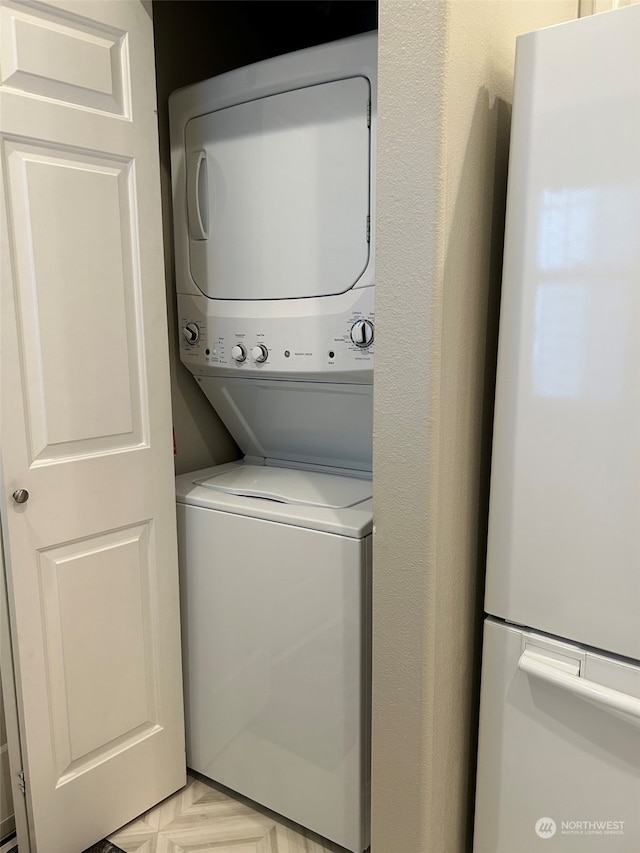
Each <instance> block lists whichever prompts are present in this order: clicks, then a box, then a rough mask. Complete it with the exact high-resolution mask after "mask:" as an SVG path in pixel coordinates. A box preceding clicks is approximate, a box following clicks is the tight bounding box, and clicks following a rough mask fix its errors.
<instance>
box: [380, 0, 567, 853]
mask: <svg viewBox="0 0 640 853" xmlns="http://www.w3.org/2000/svg"><path fill="white" fill-rule="evenodd" d="M379 8H380V30H379V53H380V70H379V115H378V159H377V181H378V184H377V198H378V221H377V234H378V242H377V249H376V250H377V270H378V278H377V284H376V344H377V347H376V373H375V389H374V394H375V414H374V515H375V524H376V534H375V538H374V591H373V598H374V603H373V608H374V616H373V618H374V626H373V654H374V658H373V771H372V776H373V779H372V786H373V792H372V853H400V851H402V853H405V851H406V853H458V851H460V853H463V851H467V850H470V849H471V848H470V809H469V808H468V806H469V803H470V791H471V788H470V785H472V782H473V778H472V776H473V762H474V760H475V756H474V751H475V727H476V713H477V696H476V688H477V672H478V665H479V655H478V646H477V640H478V637H479V634H478V628H479V623H480V616H481V606H480V602H479V599H478V593H479V592H481V587H482V577H481V575H482V571H481V572H480V573H479V572H478V565H479V564H480V565H481V567H482V568H483V564H484V551H483V548H484V534H485V529H486V499H487V479H488V453H489V441H490V424H491V412H492V402H493V379H494V375H493V374H494V358H495V335H496V329H497V312H498V294H499V286H500V266H501V239H502V230H503V212H504V194H505V175H506V159H507V141H508V123H509V112H510V111H509V102H510V99H511V85H512V76H513V60H514V52H515V39H516V36H517V35H519V34H520V33H522V32H527V31H530V30H534V29H538V28H540V27H543V26H548V25H551V24H553V23H557V22H559V21H562V20H567V19H570V18H573V17H577V14H578V3H577V0H553V2H550V0H442V2H438V0H380V7H379ZM470 770H471V772H470Z"/></svg>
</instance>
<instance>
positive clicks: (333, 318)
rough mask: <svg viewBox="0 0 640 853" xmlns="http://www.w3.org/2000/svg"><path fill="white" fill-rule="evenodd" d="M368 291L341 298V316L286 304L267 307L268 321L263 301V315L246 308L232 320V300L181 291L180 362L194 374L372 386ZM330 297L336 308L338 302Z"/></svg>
mask: <svg viewBox="0 0 640 853" xmlns="http://www.w3.org/2000/svg"><path fill="white" fill-rule="evenodd" d="M373 291H374V288H363V289H362V290H360V291H358V292H356V293H355V294H354V293H353V292H351V294H344V295H343V297H344V298H343V300H342V301H343V303H346V304H345V305H344V307H345V308H346V309H347V310H345V311H340V312H338V313H332V312H330V311H326V313H321V312H320V311H318V312H316V313H313V312H312V311H310V310H309V308H310V306H309V305H303V306H301V309H305V308H306V313H303V311H302V310H301V311H300V312H299V313H296V314H294V313H293V311H292V307H294V306H291V305H290V304H289V305H280V306H278V305H277V303H271V305H270V308H271V314H272V316H269V311H264V303H262V308H263V313H264V315H265V316H261V317H255V316H251V315H250V311H247V310H246V308H245V313H246V314H247V316H244V317H238V316H232V315H231V313H232V312H233V310H234V306H233V303H224V304H223V305H221V304H220V303H216V302H215V301H213V300H209V299H206V298H205V297H198V296H188V295H186V294H179V295H178V311H179V315H180V330H181V336H180V339H181V340H180V357H181V359H182V361H183V363H184V364H185V366H186V367H187V368H188V369H189V370H190V371H191V372H192V373H193V374H194V375H196V376H206V375H210V376H216V375H218V376H219V375H228V374H229V373H235V374H243V375H247V376H254V377H255V376H265V377H267V376H268V377H270V378H290V379H293V378H296V379H304V378H308V379H310V380H322V381H331V380H334V381H336V382H359V383H362V382H371V381H372V377H371V374H372V371H373V359H374V341H375V320H374V312H373ZM338 298H340V297H338ZM332 300H334V303H335V300H336V297H332ZM295 301H296V302H305V300H295ZM314 301H315V302H316V303H317V302H320V303H325V304H326V303H327V300H314ZM274 306H275V307H274ZM327 307H329V306H327ZM338 307H340V306H338ZM320 308H324V305H321V306H320ZM236 310H237V308H236ZM278 310H280V311H281V312H282V313H281V314H280V316H278V315H275V312H276V311H278ZM287 310H288V311H290V312H291V314H290V316H287V313H286V312H287ZM229 315H231V316H229Z"/></svg>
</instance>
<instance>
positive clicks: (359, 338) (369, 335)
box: [351, 320, 373, 349]
mask: <svg viewBox="0 0 640 853" xmlns="http://www.w3.org/2000/svg"><path fill="white" fill-rule="evenodd" d="M351 340H352V341H353V343H354V344H355V345H356V346H357V347H360V348H361V349H364V348H365V347H368V346H371V344H372V343H373V323H372V322H371V320H356V322H355V323H354V324H353V326H352V327H351Z"/></svg>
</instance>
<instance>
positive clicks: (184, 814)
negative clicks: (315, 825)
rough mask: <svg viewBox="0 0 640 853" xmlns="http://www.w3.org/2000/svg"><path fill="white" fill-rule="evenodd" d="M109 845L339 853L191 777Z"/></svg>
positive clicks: (154, 850) (131, 850)
mask: <svg viewBox="0 0 640 853" xmlns="http://www.w3.org/2000/svg"><path fill="white" fill-rule="evenodd" d="M109 841H111V842H112V843H113V844H115V845H116V846H118V847H120V848H121V849H122V850H125V851H126V853H189V851H196V850H197V851H198V853H209V851H211V853H345V851H344V849H343V848H342V847H338V846H337V845H335V844H331V842H329V841H324V842H321V841H320V840H319V839H318V838H317V836H312V835H311V833H307V832H306V831H305V830H304V829H302V828H301V827H297V826H296V827H295V828H294V825H292V824H291V825H290V824H287V823H286V822H284V821H279V820H277V819H276V818H275V817H274V816H272V815H271V814H270V813H267V812H262V811H257V810H256V809H254V808H252V807H251V806H250V805H249V804H248V802H247V801H245V800H241V799H235V798H233V797H232V796H230V795H229V794H227V793H226V792H223V791H221V790H219V789H218V788H216V787H213V785H209V784H207V783H205V782H203V781H201V780H200V779H197V778H195V777H193V776H191V775H190V776H189V777H188V778H187V786H186V787H185V788H183V789H182V790H180V791H178V792H177V793H176V794H174V795H173V796H172V797H169V798H168V799H167V800H164V801H163V802H162V803H160V805H158V806H156V807H155V808H153V809H151V810H150V811H148V812H146V814H144V815H142V816H141V817H139V818H138V819H137V820H134V821H132V823H130V824H128V825H127V826H125V827H123V828H122V829H120V830H118V832H116V833H115V834H114V835H111V836H110V837H109Z"/></svg>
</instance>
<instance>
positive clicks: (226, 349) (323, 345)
mask: <svg viewBox="0 0 640 853" xmlns="http://www.w3.org/2000/svg"><path fill="white" fill-rule="evenodd" d="M376 57H377V41H376V36H375V34H365V35H361V36H356V37H353V38H349V39H344V40H341V41H338V42H333V43H330V44H327V45H321V46H319V47H314V48H311V49H308V50H304V51H299V52H297V53H293V54H288V55H286V56H281V57H277V58H275V59H270V60H268V61H265V62H261V63H258V64H256V65H252V66H249V67H246V68H241V69H238V70H236V71H232V72H230V73H228V74H224V75H221V76H220V77H216V78H213V79H211V80H207V81H204V82H202V83H198V84H196V85H194V86H191V87H189V88H187V89H183V90H180V91H179V92H176V93H175V94H174V95H173V96H172V97H171V100H170V120H171V139H172V151H171V156H172V172H173V208H174V225H175V250H176V275H177V291H178V315H179V320H180V330H181V332H180V338H181V342H180V353H181V359H182V361H183V363H184V364H185V365H186V366H187V368H188V369H189V370H190V371H191V373H192V374H193V375H194V377H195V379H196V381H197V382H198V384H199V385H200V387H201V389H202V391H203V392H204V394H205V395H206V396H207V398H208V400H209V401H210V403H211V405H212V406H213V407H214V409H215V410H216V412H217V413H218V415H219V416H220V417H221V419H222V421H223V422H224V424H225V426H226V427H227V429H228V430H229V431H230V433H231V434H232V435H233V437H234V439H235V440H236V442H237V443H238V445H239V447H240V448H241V450H242V452H243V453H244V458H243V459H242V460H241V461H238V462H231V463H228V464H226V465H220V466H217V467H215V468H209V469H206V470H202V471H196V472H193V473H190V474H185V475H182V476H179V477H178V478H177V481H176V482H177V501H178V530H179V547H180V563H181V592H182V606H183V642H184V671H185V696H186V700H185V701H186V719H187V764H188V766H189V767H191V768H192V769H194V770H196V771H198V772H199V773H201V774H203V775H204V776H207V777H209V778H211V779H213V780H216V781H217V782H219V783H222V784H223V785H225V786H227V787H229V788H231V789H233V790H234V791H237V792H239V793H241V794H243V795H245V796H247V797H249V798H251V799H252V800H255V801H256V802H258V803H261V804H262V805H264V806H266V807H268V808H269V809H272V810H273V811H275V812H278V813H279V814H281V815H284V816H285V817H287V818H289V819H291V820H293V821H295V822H297V823H299V824H302V825H303V826H305V827H307V828H309V829H311V830H313V831H314V832H317V833H318V834H320V835H322V836H324V837H326V838H328V839H330V840H332V841H335V842H337V843H338V844H341V845H342V846H344V847H346V848H347V849H348V850H352V851H356V853H360V851H362V850H363V849H364V848H366V847H367V846H368V843H369V839H368V825H369V763H370V748H369V720H370V636H369V632H370V618H369V611H370V607H369V596H370V573H371V532H372V500H371V497H372V489H371V468H372V420H373V404H372V400H373V386H372V382H373V358H374V313H373V312H374V253H373V225H374V210H375V184H374V162H373V157H374V151H375V115H376Z"/></svg>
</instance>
